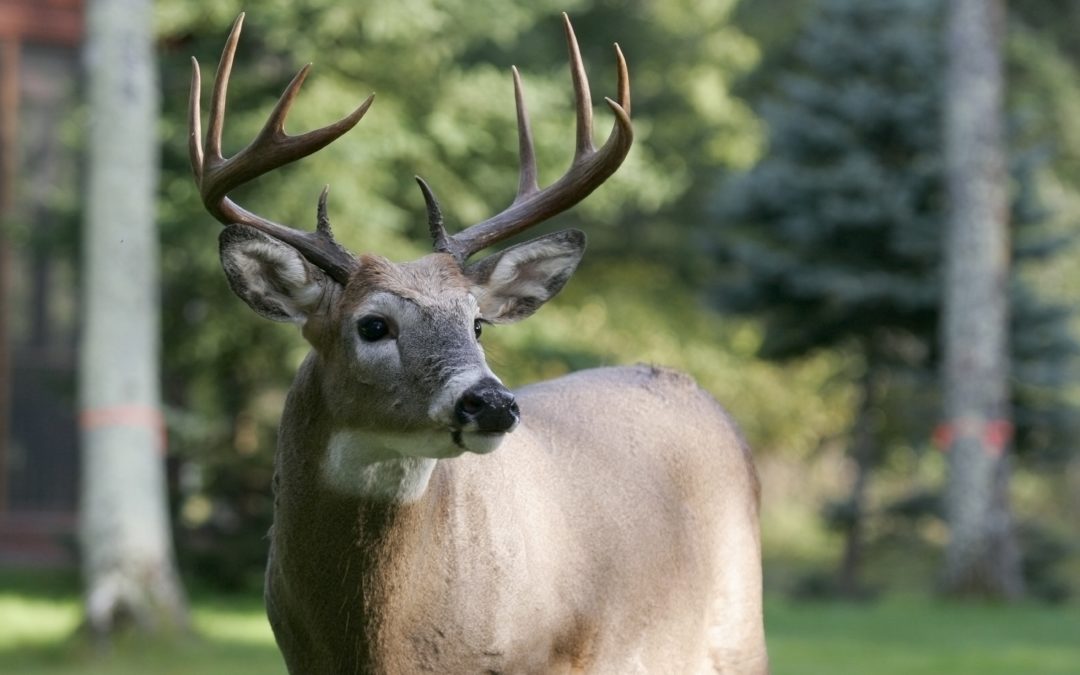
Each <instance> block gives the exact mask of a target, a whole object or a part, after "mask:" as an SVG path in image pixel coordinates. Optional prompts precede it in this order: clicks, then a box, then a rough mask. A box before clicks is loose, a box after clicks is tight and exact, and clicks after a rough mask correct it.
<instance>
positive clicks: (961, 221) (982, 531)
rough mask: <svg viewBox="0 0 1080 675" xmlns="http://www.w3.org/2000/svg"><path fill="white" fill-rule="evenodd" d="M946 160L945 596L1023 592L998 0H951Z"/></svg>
mask: <svg viewBox="0 0 1080 675" xmlns="http://www.w3.org/2000/svg"><path fill="white" fill-rule="evenodd" d="M948 7H949V10H948V18H947V29H946V30H947V37H946V54H947V59H948V65H947V71H946V87H945V92H946V96H945V154H946V157H945V162H946V180H947V185H948V192H949V198H950V208H951V213H950V222H949V231H948V234H947V237H946V250H945V298H944V307H943V339H944V345H943V347H944V355H945V365H944V377H945V382H944V390H945V415H946V428H947V429H948V431H949V432H950V433H949V434H948V442H947V451H948V453H949V472H948V484H947V487H946V492H945V510H946V516H947V518H948V521H949V528H950V533H951V537H950V541H949V544H948V548H947V550H946V559H945V575H944V586H945V591H946V592H947V593H949V594H952V595H963V596H970V595H975V596H990V597H998V598H1016V597H1019V596H1020V595H1021V594H1022V592H1023V582H1022V578H1021V574H1020V564H1019V556H1018V554H1017V549H1016V545H1015V540H1014V536H1013V531H1012V530H1013V528H1012V520H1011V517H1010V513H1009V499H1008V483H1009V480H1008V478H1009V463H1008V459H1007V455H1006V451H1007V448H1008V444H1009V439H1008V436H1009V433H1008V430H1010V429H1011V423H1010V414H1011V413H1010V410H1009V406H1008V400H1009V396H1008V372H1009V367H1008V352H1007V345H1006V332H1007V329H1008V326H1007V323H1008V303H1007V299H1008V283H1009V255H1010V254H1009V241H1008V230H1007V227H1008V212H1009V210H1008V203H1007V202H1008V195H1007V185H1006V167H1005V148H1004V135H1003V124H1002V118H1003V105H1004V74H1003V70H1002V49H1001V33H1002V30H1003V28H1004V25H1003V23H1004V18H1005V14H1004V6H1003V3H1002V2H1001V0H953V1H952V2H950V3H948Z"/></svg>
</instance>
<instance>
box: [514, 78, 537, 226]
mask: <svg viewBox="0 0 1080 675" xmlns="http://www.w3.org/2000/svg"><path fill="white" fill-rule="evenodd" d="M510 70H511V72H513V73H514V105H515V106H516V107H517V124H518V156H519V158H520V159H519V164H521V173H520V175H519V176H518V191H517V196H516V197H514V203H515V204H516V203H518V202H520V201H521V200H522V199H524V198H526V197H528V196H530V195H532V194H534V193H537V192H539V191H540V185H539V184H538V183H537V179H536V153H535V151H534V150H533V137H532V128H531V127H530V125H529V110H528V108H526V107H525V92H524V90H523V88H522V86H521V73H519V72H518V69H517V66H511V67H510Z"/></svg>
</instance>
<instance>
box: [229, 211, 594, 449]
mask: <svg viewBox="0 0 1080 675" xmlns="http://www.w3.org/2000/svg"><path fill="white" fill-rule="evenodd" d="M584 245H585V238H584V235H583V234H582V233H580V232H578V231H573V230H570V231H564V232H558V233H555V234H552V235H548V236H546V237H541V238H539V239H535V240H533V241H530V242H526V243H524V244H520V245H518V246H514V247H511V248H508V249H506V250H504V251H502V252H500V253H498V254H496V255H493V256H490V257H488V258H485V259H483V260H481V261H480V262H478V263H476V264H473V265H469V266H466V267H462V266H461V265H460V264H459V263H458V261H457V260H456V259H455V258H454V257H453V256H451V255H449V254H446V253H435V254H432V255H428V256H425V257H424V258H421V259H420V260H416V261H413V262H407V263H400V264H397V263H392V262H390V261H388V260H386V259H384V258H381V257H377V256H370V255H366V256H361V257H360V258H359V259H358V261H357V265H356V268H355V272H354V273H353V274H352V275H351V276H350V278H349V280H348V281H347V283H346V284H345V285H341V284H340V283H338V282H337V281H335V280H333V279H330V278H329V277H328V276H327V275H325V274H323V273H322V272H321V270H319V269H318V268H316V267H314V266H313V265H311V264H310V263H309V262H308V261H307V260H306V259H305V258H304V257H303V256H302V255H300V253H299V252H297V251H296V250H295V249H293V248H292V247H291V246H289V245H287V244H284V243H281V242H280V241H277V240H275V239H273V238H271V237H268V236H266V235H265V234H263V233H261V232H259V231H258V230H256V229H254V228H250V227H245V226H240V225H234V226H230V227H228V228H226V229H225V230H223V231H222V235H221V260H222V265H223V267H224V269H225V272H226V276H227V277H228V280H229V284H230V286H231V287H232V289H233V291H234V292H235V293H236V294H237V295H239V296H240V297H241V298H242V299H243V300H244V301H245V302H247V304H248V305H249V306H250V307H251V308H252V309H254V310H255V311H256V312H257V313H259V314H260V315H262V316H264V317H266V318H269V319H274V320H277V321H287V322H292V323H297V324H299V325H300V326H302V329H303V333H304V336H305V338H307V340H308V341H309V343H310V344H311V345H312V347H313V348H314V349H315V351H316V352H317V354H318V357H319V359H320V362H321V365H322V378H323V388H324V398H325V401H326V404H327V406H328V410H329V414H330V417H331V419H332V421H333V424H334V427H335V429H337V430H349V431H356V432H363V433H368V434H372V435H375V436H377V437H378V438H379V439H380V441H379V443H378V444H377V445H379V446H380V447H381V448H382V449H383V450H384V451H385V454H387V455H393V454H395V453H396V454H410V455H413V456H422V457H433V458H438V457H449V456H454V455H457V454H460V453H462V452H465V451H472V452H479V453H484V452H490V451H491V450H494V449H495V448H496V447H497V446H498V444H499V442H500V441H501V439H502V437H503V435H504V434H506V433H508V432H511V431H513V429H514V428H515V427H516V426H517V423H518V420H519V412H518V409H517V404H516V403H515V401H514V397H513V395H512V394H511V393H510V391H509V390H507V389H506V387H504V386H503V384H502V383H501V382H500V381H499V379H498V378H497V377H496V376H495V375H494V374H493V373H492V372H491V369H490V368H489V367H488V365H487V362H486V360H485V358H484V351H483V348H482V346H481V342H480V337H481V333H482V327H483V325H484V324H498V323H509V322H513V321H518V320H520V319H523V318H525V317H527V316H529V315H530V314H532V313H533V312H534V311H536V309H538V308H539V307H540V305H542V304H543V303H544V302H546V301H547V300H549V299H550V298H551V297H553V296H554V295H555V294H556V293H558V291H559V290H560V289H561V288H562V287H563V285H564V284H565V283H566V281H567V280H568V279H569V277H570V275H571V274H572V273H573V271H574V269H575V268H576V267H577V264H578V262H579V261H580V259H581V255H582V253H583V251H584ZM418 437H423V438H424V439H425V442H417V438H418ZM395 438H400V440H401V441H402V442H401V443H396V442H395Z"/></svg>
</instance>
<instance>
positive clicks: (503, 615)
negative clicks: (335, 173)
mask: <svg viewBox="0 0 1080 675" xmlns="http://www.w3.org/2000/svg"><path fill="white" fill-rule="evenodd" d="M242 19H243V15H241V16H240V17H239V18H238V19H237V21H236V23H235V24H234V26H233V29H232V33H231V34H230V35H229V38H228V41H227V43H226V47H225V50H224V53H223V55H222V58H221V63H220V64H219V66H218V71H217V75H216V79H215V84H214V89H213V98H212V102H211V106H210V107H211V112H210V119H209V126H208V129H207V135H206V145H205V150H204V147H203V143H202V140H201V131H200V118H201V112H200V103H199V96H200V88H201V85H200V76H199V67H198V63H197V62H196V61H195V60H194V59H192V61H193V65H194V72H193V76H192V85H191V105H190V111H189V112H190V115H189V117H190V120H189V121H190V125H191V127H190V150H191V162H192V167H193V169H194V172H195V180H196V182H197V184H198V186H199V191H200V193H201V196H202V199H203V202H204V204H205V206H206V208H207V209H208V210H209V211H210V213H211V214H213V215H214V216H215V217H216V218H217V219H218V220H220V221H221V222H222V223H223V224H225V225H226V227H225V228H224V230H223V231H222V233H221V237H220V246H221V260H222V265H223V266H224V268H225V272H226V275H227V276H228V279H229V283H230V285H231V287H232V289H233V290H234V291H235V292H236V294H237V295H239V296H240V297H241V298H242V299H243V300H244V301H245V302H247V303H248V305H250V306H251V308H252V309H254V310H255V311H256V312H258V313H259V314H261V315H263V316H265V317H268V318H270V319H274V320H277V321H289V322H293V323H297V324H299V325H300V326H301V327H302V331H303V335H304V337H305V338H306V339H307V340H308V342H310V343H311V346H312V351H311V353H310V355H309V356H308V357H307V359H306V360H305V361H304V363H303V365H302V366H301V368H300V371H299V373H298V375H297V377H296V380H295V382H294V383H293V385H292V389H291V390H290V392H289V397H288V400H287V402H286V404H285V410H284V413H283V415H282V419H281V428H280V433H279V439H278V450H277V456H276V473H275V476H274V488H275V493H274V494H275V515H274V525H273V529H272V530H271V536H270V557H269V563H268V567H267V575H266V605H267V613H268V615H269V618H270V623H271V625H272V626H273V630H274V635H275V636H276V638H277V641H278V644H279V646H280V647H281V650H282V652H283V653H284V656H285V661H286V663H287V664H288V668H289V671H290V672H291V673H302V674H304V675H321V674H325V673H418V672H434V673H547V672H590V673H615V674H620V675H621V674H625V673H635V672H648V673H692V672H714V671H721V672H738V673H750V672H762V671H764V670H765V669H766V668H767V665H766V656H765V643H764V636H763V627H762V615H761V561H760V544H759V538H758V491H757V481H756V478H755V474H754V470H753V466H752V464H751V461H750V458H749V455H748V452H747V449H746V446H745V444H744V443H743V441H742V440H741V439H740V437H739V434H738V432H737V431H736V430H735V427H734V425H733V424H732V422H731V421H730V420H729V419H728V417H727V415H726V414H725V413H724V411H723V410H722V409H721V408H720V406H719V405H718V404H717V403H716V402H715V401H714V400H713V399H712V398H711V397H710V396H709V395H708V394H706V393H704V392H703V391H702V390H701V389H699V388H698V387H697V386H696V385H695V384H694V383H693V381H692V380H690V379H689V378H688V377H686V376H684V375H680V374H677V373H674V372H671V371H667V370H662V369H658V368H652V367H644V366H638V367H631V368H603V369H596V370H588V371H584V372H579V373H576V374H573V375H570V376H567V377H563V378H559V379H557V380H552V381H549V382H543V383H540V384H535V385H532V386H529V387H526V388H524V389H522V390H520V391H518V392H516V393H511V392H510V391H509V390H508V389H507V388H506V387H504V386H503V384H502V383H501V382H500V381H499V379H498V378H497V377H495V375H494V374H492V372H491V370H490V369H489V368H488V366H487V363H486V362H485V360H484V353H483V350H482V348H481V346H480V344H479V341H478V338H479V337H480V331H481V326H482V324H485V323H496V324H497V323H508V322H512V321H517V320H519V319H523V318H525V317H526V316H529V315H530V314H532V313H533V312H534V311H535V310H536V309H537V308H538V307H539V306H540V305H541V304H543V303H544V302H545V301H547V300H549V299H550V298H551V297H552V296H553V295H555V294H556V293H557V292H558V291H559V290H560V289H561V288H562V286H563V285H564V284H565V283H566V281H567V279H568V278H569V277H570V274H571V273H572V272H573V271H574V269H575V268H576V266H577V264H578V261H579V260H580V258H581V255H582V252H583V249H584V246H585V237H584V235H583V234H582V233H581V232H579V231H576V230H568V231H564V232H559V233H556V234H550V235H547V236H544V237H540V238H538V239H534V240H532V241H529V242H526V243H523V244H518V245H516V246H512V247H510V248H507V249H505V250H503V251H502V252H500V253H496V254H494V255H491V256H489V257H487V258H484V259H482V260H480V261H479V262H475V263H471V264H470V263H468V262H467V260H468V258H469V257H470V256H471V255H473V254H474V253H476V252H478V251H480V250H482V249H485V248H487V247H489V246H491V245H492V244H495V243H496V242H499V241H501V240H503V239H505V238H507V237H509V236H511V235H513V234H515V233H518V232H521V231H522V230H524V229H526V228H528V227H529V226H531V225H534V224H536V223H539V222H540V221H542V220H544V219H546V218H549V217H551V216H553V215H555V214H556V213H559V212H561V211H564V210H566V209H568V208H570V207H571V206H573V205H574V204H576V203H577V202H579V201H580V200H582V199H583V198H584V197H585V196H586V195H588V194H589V193H590V192H592V191H593V190H594V189H595V188H596V187H598V186H599V185H600V184H601V183H602V182H603V181H604V180H606V179H607V178H608V177H609V176H610V175H611V174H612V173H613V172H614V171H615V169H616V168H617V167H618V166H619V164H620V163H621V162H622V160H623V158H624V157H625V156H626V154H627V152H628V151H629V149H630V143H631V139H632V129H631V125H630V92H629V81H628V76H627V71H626V64H625V62H624V60H623V57H622V54H621V53H620V52H619V51H618V46H617V45H616V57H617V60H618V72H619V74H618V102H615V101H612V100H610V99H608V101H607V102H608V105H609V107H610V108H611V110H612V112H613V113H614V115H615V124H614V129H613V131H612V132H611V135H610V137H609V138H608V140H607V142H606V143H605V144H604V145H603V146H602V147H601V148H600V149H598V150H597V149H595V148H594V146H593V144H592V112H591V106H592V101H591V98H590V94H589V87H588V81H587V80H586V76H585V70H584V66H583V65H582V61H581V56H580V54H579V52H578V46H577V43H576V40H575V38H574V34H573V30H572V28H571V26H570V23H569V20H568V19H566V20H565V29H566V37H567V41H568V43H569V50H570V61H571V74H572V80H573V86H574V91H575V95H576V102H577V103H576V105H577V151H576V153H575V156H574V160H573V162H572V165H571V167H570V169H569V170H568V171H567V173H566V174H565V175H564V176H563V177H562V178H560V179H559V180H558V181H556V182H555V183H554V184H552V185H551V186H549V187H547V188H544V189H540V188H539V187H538V185H537V178H536V165H535V160H534V157H533V146H532V138H531V132H530V130H529V122H528V118H527V115H526V109H525V104H524V102H523V98H522V90H521V81H520V78H519V76H518V73H517V71H516V70H514V86H515V95H516V100H517V114H518V132H519V143H520V153H521V173H520V182H519V187H518V192H517V197H516V198H515V199H514V201H513V203H512V204H511V205H510V206H509V207H508V208H507V209H506V210H505V211H503V212H502V213H500V214H499V215H497V216H495V217H493V218H490V219H488V220H486V221H484V222H482V223H479V224H476V225H473V226H471V227H469V228H467V229H466V230H464V231H462V232H459V233H457V234H454V235H452V236H450V235H448V234H447V232H446V231H445V229H444V227H443V223H442V216H441V215H440V212H439V207H438V204H437V202H436V201H435V197H434V196H433V194H432V192H431V190H430V189H429V188H428V186H427V185H426V184H425V183H424V182H423V181H420V187H421V189H422V190H423V196H424V198H425V201H426V205H427V212H428V221H429V225H430V229H431V234H432V237H433V238H434V241H435V252H434V253H432V254H430V255H427V256H425V257H423V258H421V259H420V260H416V261H412V262H406V263H392V262H389V261H388V260H386V259H384V258H381V257H378V256H374V255H363V256H359V257H356V256H354V255H352V254H350V253H348V252H347V251H345V249H343V248H342V247H340V246H339V245H338V244H337V243H336V242H335V241H334V239H333V236H332V234H331V231H330V225H329V221H328V219H327V215H326V192H325V191H324V192H323V194H322V196H321V197H320V199H319V207H318V221H317V222H318V224H317V227H316V230H315V231H314V232H311V233H306V232H301V231H298V230H295V229H291V228H288V227H285V226H282V225H278V224H276V223H274V222H272V221H269V220H266V219H264V218H262V217H261V216H257V215H255V214H254V213H252V212H250V211H247V210H245V209H243V208H242V207H240V206H238V205H237V204H236V203H235V202H233V201H232V200H231V199H230V198H229V197H228V196H227V195H228V193H229V192H230V191H231V190H232V189H233V188H235V187H237V186H238V185H240V184H242V183H244V182H246V181H249V180H251V179H253V178H255V177H256V176H259V175H261V174H263V173H266V172H268V171H270V170H272V169H275V168H277V167H280V166H281V165H284V164H286V163H288V162H291V161H294V160H296V159H299V158H301V157H303V156H305V155H308V154H310V153H313V152H315V151H316V150H318V149H320V148H322V147H324V146H325V145H327V144H328V143H330V142H332V141H333V140H335V139H336V138H338V137H339V136H341V135H342V134H344V133H345V132H346V131H348V130H349V129H351V128H352V127H353V126H354V125H355V124H356V123H357V122H358V121H359V120H360V118H361V117H362V116H363V115H364V113H365V112H366V111H367V109H368V107H369V106H370V105H371V101H372V99H371V98H370V97H369V98H368V99H367V100H366V101H364V103H363V104H361V105H360V107H359V108H357V109H356V110H355V111H354V112H353V113H352V114H350V115H349V116H347V117H345V118H344V119H342V120H340V121H339V122H337V123H335V124H333V125H330V126H327V127H324V128H322V129H318V130H316V131H312V132H309V133H306V134H303V135H300V136H295V137H293V136H288V135H286V134H285V133H284V126H283V125H284V121H285V116H286V114H287V113H288V110H289V107H290V106H291V104H292V102H293V100H294V99H295V97H296V95H297V92H298V90H299V88H300V85H301V83H302V82H303V80H304V78H305V76H306V75H307V72H308V69H307V67H305V68H304V69H303V70H301V71H300V72H299V74H298V75H297V76H296V77H295V78H294V79H293V81H292V83H291V84H290V85H289V86H288V88H287V89H286V90H285V93H284V94H283V95H282V96H281V99H280V100H279V101H278V103H277V106H276V107H275V108H274V111H273V112H272V113H271V115H270V118H269V120H268V121H267V122H266V125H265V127H264V128H263V130H262V131H261V132H260V133H259V134H258V135H257V136H256V137H255V139H254V140H253V141H252V142H251V143H250V145H248V146H247V147H245V148H244V149H242V150H240V151H239V152H238V153H236V154H235V155H234V156H233V157H231V158H229V159H225V158H223V156H222V154H221V131H222V122H223V118H224V110H225V92H226V89H227V87H228V81H229V74H230V72H231V68H232V63H233V57H234V54H235V51H236V44H237V40H238V38H239V35H240V26H241V22H242ZM564 19H565V16H564ZM496 449H497V450H498V451H497V452H496Z"/></svg>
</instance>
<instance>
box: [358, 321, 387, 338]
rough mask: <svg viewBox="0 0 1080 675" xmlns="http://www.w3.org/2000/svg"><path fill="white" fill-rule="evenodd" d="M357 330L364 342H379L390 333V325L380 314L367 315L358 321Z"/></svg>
mask: <svg viewBox="0 0 1080 675" xmlns="http://www.w3.org/2000/svg"><path fill="white" fill-rule="evenodd" d="M356 332H358V333H360V339H361V340H363V341H364V342H378V341H379V340H381V339H383V338H384V337H386V336H387V335H389V334H390V326H389V324H387V323H386V319H383V318H382V317H380V316H365V317H363V318H361V319H360V321H359V322H357V324H356Z"/></svg>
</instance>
